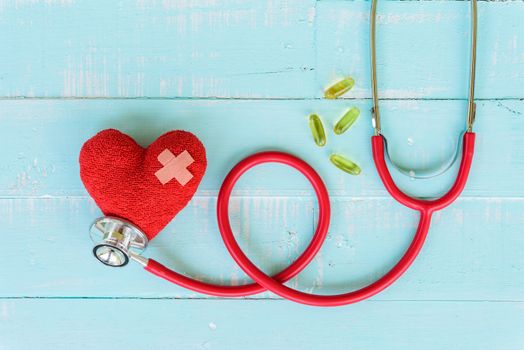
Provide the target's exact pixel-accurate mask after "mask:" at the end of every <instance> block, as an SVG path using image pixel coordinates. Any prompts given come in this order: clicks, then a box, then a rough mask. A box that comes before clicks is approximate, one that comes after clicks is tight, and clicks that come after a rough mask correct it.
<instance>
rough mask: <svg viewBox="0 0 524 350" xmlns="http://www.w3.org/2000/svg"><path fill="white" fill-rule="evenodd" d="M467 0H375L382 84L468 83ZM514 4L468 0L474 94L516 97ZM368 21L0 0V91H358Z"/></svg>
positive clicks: (260, 4)
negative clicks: (473, 16)
mask: <svg viewBox="0 0 524 350" xmlns="http://www.w3.org/2000/svg"><path fill="white" fill-rule="evenodd" d="M468 7H469V2H467V1H466V2H461V1H427V2H418V1H414V2H404V1H387V2H384V3H381V4H380V9H379V11H380V16H379V22H378V30H379V35H378V51H379V62H378V64H379V74H380V85H379V86H380V91H381V94H382V96H384V97H394V98H453V99H456V98H465V97H466V89H467V83H466V82H467V67H468V63H467V62H468V52H469V51H468V31H469V9H468ZM523 16H524V4H523V3H522V2H521V1H510V2H499V1H495V2H493V1H489V2H480V3H479V57H478V80H477V96H478V97H480V98H484V99H485V98H522V97H523V96H522V89H519V87H520V86H522V85H523V84H524V76H523V75H522V71H523V69H524V59H523V57H524V53H523V48H522V45H519V43H520V42H522V35H523V34H522V33H523V32H522V31H521V30H518V28H519V25H520V19H521V18H522V17H523ZM93 18H96V21H93ZM115 19H117V20H115ZM368 27H369V3H368V2H360V1H318V2H315V1H313V0H307V1H304V0H271V1H269V0H266V1H253V0H251V1H231V0H220V1H197V2H193V1H184V2H176V1H149V0H148V1H137V2H126V3H118V2H111V3H107V2H106V1H102V0H97V1H5V0H4V1H2V2H1V6H0V41H1V42H2V44H3V48H4V50H3V53H4V54H3V55H0V72H1V73H0V78H1V79H0V96H2V97H21V96H24V97H35V96H36V97H42V96H47V97H131V98H135V97H190V98H192V97H221V98H253V97H256V98H318V97H320V96H322V91H323V88H324V87H325V85H326V84H329V82H330V81H332V80H334V79H336V78H337V77H339V76H341V75H345V74H351V75H352V76H354V77H355V79H356V80H357V85H356V87H355V89H354V90H353V92H351V93H350V94H348V97H353V98H354V97H370V90H369V42H368ZM500 28H504V29H500Z"/></svg>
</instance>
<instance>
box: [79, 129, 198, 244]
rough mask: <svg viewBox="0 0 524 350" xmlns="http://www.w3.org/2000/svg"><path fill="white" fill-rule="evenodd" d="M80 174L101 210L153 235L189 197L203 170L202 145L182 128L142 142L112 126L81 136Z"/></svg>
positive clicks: (181, 207) (194, 190) (151, 236)
mask: <svg viewBox="0 0 524 350" xmlns="http://www.w3.org/2000/svg"><path fill="white" fill-rule="evenodd" d="M79 161H80V178H81V179H82V182H83V183H84V186H85V187H86V189H87V192H89V194H90V195H91V197H93V199H94V200H95V202H96V204H97V205H98V206H99V207H100V209H101V210H102V212H103V213H104V214H105V215H108V216H117V217H120V218H123V219H126V220H128V221H131V222H132V223H133V224H135V225H136V226H138V227H139V228H140V229H141V230H142V231H144V233H145V234H146V235H147V237H148V238H149V239H152V238H153V237H155V236H156V235H157V234H158V232H160V231H161V230H162V229H163V228H164V227H165V226H166V225H167V224H168V223H169V222H170V221H171V220H172V219H173V217H175V215H177V214H178V212H179V211H180V210H182V209H183V208H184V207H185V206H186V205H187V203H188V202H189V200H190V199H191V198H192V197H193V195H194V194H195V192H196V189H197V187H198V185H199V183H200V181H201V180H202V177H203V176H204V172H205V170H206V165H207V160H206V150H205V148H204V145H202V142H200V140H199V139H198V138H197V137H196V136H195V135H193V134H191V133H190V132H187V131H181V130H176V131H170V132H168V133H166V134H164V135H162V136H160V137H159V138H158V139H156V140H155V141H154V142H153V143H152V144H151V145H149V147H147V148H145V149H144V148H143V147H141V146H140V145H139V144H137V143H136V142H135V140H133V139H132V138H131V137H129V136H128V135H126V134H123V133H121V132H120V131H118V130H114V129H107V130H103V131H101V132H99V133H98V134H97V135H95V136H93V137H92V138H91V139H89V140H87V141H86V143H85V144H84V145H83V147H82V150H81V151H80V157H79Z"/></svg>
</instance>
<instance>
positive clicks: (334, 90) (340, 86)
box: [324, 77, 355, 100]
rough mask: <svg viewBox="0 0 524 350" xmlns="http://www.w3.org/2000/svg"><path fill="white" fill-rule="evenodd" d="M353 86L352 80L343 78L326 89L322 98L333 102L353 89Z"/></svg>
mask: <svg viewBox="0 0 524 350" xmlns="http://www.w3.org/2000/svg"><path fill="white" fill-rule="evenodd" d="M353 85H355V81H354V80H353V78H351V77H347V78H344V79H342V80H340V81H338V82H336V83H335V84H333V85H331V86H330V87H329V88H327V90H326V91H325V92H324V97H325V98H327V99H330V100H333V99H335V98H337V97H340V96H342V95H344V94H345V93H346V92H348V91H349V90H350V89H351V88H352V87H353Z"/></svg>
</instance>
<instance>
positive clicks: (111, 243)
mask: <svg viewBox="0 0 524 350" xmlns="http://www.w3.org/2000/svg"><path fill="white" fill-rule="evenodd" d="M89 235H90V236H91V240H92V241H93V243H95V246H94V248H93V254H94V256H95V258H97V259H98V261H100V262H101V263H103V264H104V265H107V266H112V267H122V266H125V265H127V263H128V262H129V259H133V260H137V261H138V262H140V263H142V259H144V258H142V257H141V256H140V254H141V253H142V252H143V251H144V250H145V249H146V247H147V243H148V239H147V236H146V235H145V234H144V233H143V232H142V231H141V230H140V229H139V228H138V227H136V226H134V225H133V224H132V223H130V222H129V221H126V220H123V219H120V218H116V217H112V216H104V217H101V218H98V219H96V220H95V222H94V223H93V224H92V225H91V228H90V229H89Z"/></svg>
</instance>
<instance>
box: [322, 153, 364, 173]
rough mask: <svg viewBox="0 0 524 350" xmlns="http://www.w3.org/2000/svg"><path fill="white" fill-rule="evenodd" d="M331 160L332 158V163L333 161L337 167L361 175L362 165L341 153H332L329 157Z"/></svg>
mask: <svg viewBox="0 0 524 350" xmlns="http://www.w3.org/2000/svg"><path fill="white" fill-rule="evenodd" d="M329 160H331V163H333V164H334V165H335V166H336V167H337V168H339V169H340V170H342V171H345V172H346V173H348V174H351V175H359V174H360V172H361V170H360V167H359V166H358V165H356V164H355V163H353V162H352V161H351V160H349V159H347V158H346V157H343V156H341V155H339V154H332V155H331V156H330V157H329Z"/></svg>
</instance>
